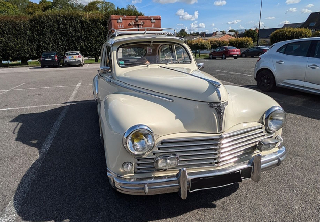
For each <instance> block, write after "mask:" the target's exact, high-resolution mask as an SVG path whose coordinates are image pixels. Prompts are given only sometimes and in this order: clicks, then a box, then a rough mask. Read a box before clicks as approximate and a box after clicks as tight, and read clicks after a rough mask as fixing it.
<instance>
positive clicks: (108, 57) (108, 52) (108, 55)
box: [106, 46, 112, 70]
mask: <svg viewBox="0 0 320 222" xmlns="http://www.w3.org/2000/svg"><path fill="white" fill-rule="evenodd" d="M106 49H107V50H106V66H107V67H110V69H111V70H112V57H111V47H110V46H107V47H106Z"/></svg>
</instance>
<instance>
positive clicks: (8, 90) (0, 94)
mask: <svg viewBox="0 0 320 222" xmlns="http://www.w3.org/2000/svg"><path fill="white" fill-rule="evenodd" d="M22 85H24V83H22V84H20V85H18V86H15V87H13V88H11V89H8V90H6V91H3V92H1V93H0V95H1V94H4V93H7V92H9V91H11V90H13V89H15V88H18V87H19V86H22Z"/></svg>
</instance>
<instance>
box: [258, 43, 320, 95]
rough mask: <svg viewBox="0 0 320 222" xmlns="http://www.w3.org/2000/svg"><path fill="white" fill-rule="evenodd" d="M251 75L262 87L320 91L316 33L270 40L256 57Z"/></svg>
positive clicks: (264, 89)
mask: <svg viewBox="0 0 320 222" xmlns="http://www.w3.org/2000/svg"><path fill="white" fill-rule="evenodd" d="M254 78H255V80H256V81H257V85H258V87H259V88H260V89H261V90H262V91H272V90H273V89H275V88H276V86H279V87H287V88H292V89H297V90H301V91H306V92H310V93H316V94H320V37H314V38H304V39H294V40H288V41H283V42H278V43H276V44H274V45H273V46H272V47H271V48H270V50H269V51H268V52H266V53H265V54H263V55H261V56H260V58H259V60H258V61H257V63H256V66H255V71H254Z"/></svg>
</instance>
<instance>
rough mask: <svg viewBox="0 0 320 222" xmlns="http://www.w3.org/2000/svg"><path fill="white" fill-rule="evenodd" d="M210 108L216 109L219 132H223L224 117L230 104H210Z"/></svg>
mask: <svg viewBox="0 0 320 222" xmlns="http://www.w3.org/2000/svg"><path fill="white" fill-rule="evenodd" d="M208 105H209V107H210V108H214V109H215V111H216V114H217V122H218V131H219V132H222V125H223V116H224V111H225V109H226V106H227V105H228V102H220V103H208Z"/></svg>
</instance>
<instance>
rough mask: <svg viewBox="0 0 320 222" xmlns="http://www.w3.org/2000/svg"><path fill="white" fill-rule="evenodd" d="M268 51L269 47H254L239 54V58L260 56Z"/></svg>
mask: <svg viewBox="0 0 320 222" xmlns="http://www.w3.org/2000/svg"><path fill="white" fill-rule="evenodd" d="M268 50H269V47H267V46H256V47H252V48H248V49H246V50H245V51H243V52H242V53H241V57H247V56H251V57H253V56H261V55H262V54H263V53H265V52H267V51H268Z"/></svg>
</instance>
